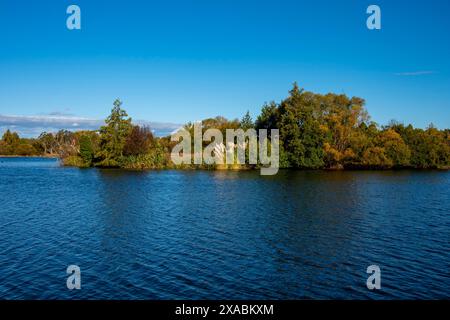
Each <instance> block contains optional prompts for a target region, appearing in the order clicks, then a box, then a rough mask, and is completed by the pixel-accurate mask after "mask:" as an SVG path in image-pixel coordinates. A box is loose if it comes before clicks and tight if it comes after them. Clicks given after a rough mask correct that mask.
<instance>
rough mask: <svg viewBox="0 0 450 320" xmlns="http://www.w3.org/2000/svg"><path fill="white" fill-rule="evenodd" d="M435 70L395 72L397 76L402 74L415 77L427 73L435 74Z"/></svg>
mask: <svg viewBox="0 0 450 320" xmlns="http://www.w3.org/2000/svg"><path fill="white" fill-rule="evenodd" d="M435 73H436V72H435V71H413V72H398V73H394V75H396V76H402V77H414V76H423V75H427V74H435Z"/></svg>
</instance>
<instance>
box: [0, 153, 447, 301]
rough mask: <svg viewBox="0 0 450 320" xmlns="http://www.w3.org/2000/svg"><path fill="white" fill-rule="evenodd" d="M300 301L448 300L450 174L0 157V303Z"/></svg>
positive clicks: (441, 172)
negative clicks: (71, 271)
mask: <svg viewBox="0 0 450 320" xmlns="http://www.w3.org/2000/svg"><path fill="white" fill-rule="evenodd" d="M72 264H75V265H78V266H79V267H80V268H81V289H80V290H72V291H71V290H68V289H67V287H66V279H67V277H68V275H67V274H66V268H67V266H68V265H72ZM373 264H375V265H378V266H379V267H380V268H381V290H378V291H370V290H368V289H367V287H366V280H367V278H368V276H369V275H368V274H367V273H366V268H367V267H368V266H369V265H373ZM310 298H314V299H442V298H450V173H449V172H445V171H383V172H382V171H346V172H324V171H280V172H279V174H278V175H276V176H272V177H267V176H266V177H263V176H260V175H259V171H255V172H223V171H149V172H133V171H122V170H99V169H77V168H65V167H61V166H60V165H59V163H58V161H57V160H55V159H33V158H0V299H310Z"/></svg>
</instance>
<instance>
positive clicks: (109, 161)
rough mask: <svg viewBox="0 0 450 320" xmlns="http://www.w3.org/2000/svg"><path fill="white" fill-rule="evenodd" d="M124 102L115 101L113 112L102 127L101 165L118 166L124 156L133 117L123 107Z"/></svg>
mask: <svg viewBox="0 0 450 320" xmlns="http://www.w3.org/2000/svg"><path fill="white" fill-rule="evenodd" d="M121 106H122V102H121V101H120V100H119V99H116V101H114V107H113V108H112V110H111V114H110V115H109V116H108V118H106V120H105V123H106V125H105V126H102V127H101V128H100V152H99V155H98V156H99V158H100V159H101V161H100V163H99V164H98V165H99V166H107V167H117V166H120V162H121V160H122V157H123V148H124V146H125V142H126V139H127V137H128V135H129V134H130V132H131V129H132V125H131V118H129V117H128V114H127V113H126V111H125V110H123V109H121Z"/></svg>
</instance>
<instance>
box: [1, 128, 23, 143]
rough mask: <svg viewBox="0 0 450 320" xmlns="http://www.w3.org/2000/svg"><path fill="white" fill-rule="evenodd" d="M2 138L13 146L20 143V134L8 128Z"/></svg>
mask: <svg viewBox="0 0 450 320" xmlns="http://www.w3.org/2000/svg"><path fill="white" fill-rule="evenodd" d="M2 140H3V141H4V142H5V143H6V144H7V145H10V146H12V147H13V146H16V145H17V144H18V143H19V141H20V138H19V135H18V134H17V132H11V131H10V130H9V129H8V130H6V132H5V133H4V134H3V138H2Z"/></svg>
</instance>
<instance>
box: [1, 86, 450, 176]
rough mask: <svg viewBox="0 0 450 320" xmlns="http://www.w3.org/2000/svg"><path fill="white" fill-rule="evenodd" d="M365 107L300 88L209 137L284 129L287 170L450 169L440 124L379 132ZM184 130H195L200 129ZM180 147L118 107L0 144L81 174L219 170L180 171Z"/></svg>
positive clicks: (220, 125)
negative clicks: (79, 124) (98, 122)
mask: <svg viewBox="0 0 450 320" xmlns="http://www.w3.org/2000/svg"><path fill="white" fill-rule="evenodd" d="M364 105H365V101H364V99H361V98H358V97H352V98H350V97H348V96H346V95H344V94H333V93H328V94H316V93H313V92H309V91H305V90H303V89H300V88H299V87H298V86H297V84H294V86H293V88H292V90H291V91H289V96H288V97H287V98H286V99H284V100H282V101H281V102H279V103H275V102H271V103H268V104H265V105H264V106H263V107H262V110H261V113H260V114H259V115H258V116H257V118H256V121H253V120H252V118H251V116H250V114H249V112H247V113H246V114H245V115H244V116H243V118H242V119H241V120H238V119H234V120H227V119H225V118H224V117H221V116H218V117H215V118H210V119H205V120H203V121H202V130H207V129H209V128H215V129H219V130H221V131H223V132H224V133H225V130H226V129H238V128H242V129H244V130H246V129H249V128H254V129H269V130H270V129H279V133H280V156H279V158H280V168H295V169H400V168H410V169H446V170H448V169H449V168H450V129H444V130H438V129H437V128H435V127H434V126H433V125H429V126H428V128H426V129H420V128H414V127H413V126H412V125H404V124H402V123H399V122H396V121H391V123H389V124H388V125H385V126H379V125H378V124H376V123H375V122H373V121H371V120H370V117H369V115H368V113H367V111H366V109H365V107H364ZM184 128H185V129H186V130H190V131H192V130H193V124H192V123H187V124H186V125H185V126H184ZM175 144H176V143H174V142H171V139H170V136H168V137H155V136H154V135H153V133H152V131H151V129H150V128H149V127H145V126H138V125H134V124H133V122H132V119H131V118H130V117H129V116H128V115H127V113H126V111H125V110H124V109H122V103H121V101H120V100H116V101H115V102H114V107H113V109H112V111H111V114H110V115H109V116H108V118H107V119H106V120H105V125H104V126H102V127H101V128H99V130H96V131H76V132H71V131H68V130H60V131H59V132H56V133H48V132H43V133H42V134H41V135H40V136H39V137H37V138H34V139H26V138H20V137H19V135H18V134H17V133H15V132H11V131H10V130H7V131H6V132H5V133H4V134H3V137H2V139H1V140H0V155H2V156H54V157H58V158H60V159H61V161H62V163H63V164H64V165H67V166H76V167H115V168H124V169H170V168H208V169H214V168H215V167H214V165H213V166H211V165H208V166H207V165H201V166H197V167H194V166H190V165H183V166H181V167H180V166H175V165H174V164H173V163H172V161H171V158H170V153H171V150H172V148H173V146H174V145H175ZM244 167H245V168H247V169H248V168H249V166H243V168H244ZM233 168H235V167H233Z"/></svg>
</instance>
